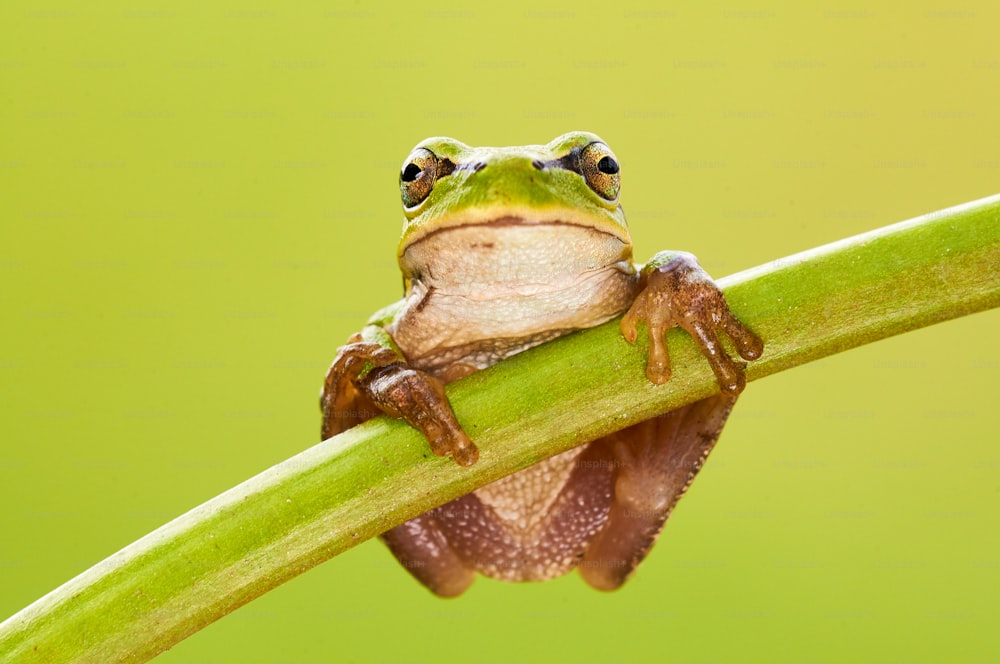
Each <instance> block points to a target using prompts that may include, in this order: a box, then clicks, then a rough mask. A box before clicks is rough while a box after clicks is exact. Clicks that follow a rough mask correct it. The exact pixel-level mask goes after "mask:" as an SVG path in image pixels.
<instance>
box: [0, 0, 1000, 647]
mask: <svg viewBox="0 0 1000 664" xmlns="http://www.w3.org/2000/svg"><path fill="white" fill-rule="evenodd" d="M692 4H693V3H692ZM899 4H900V5H902V4H903V3H899ZM906 7H907V8H906V9H905V10H894V9H888V8H886V7H883V6H878V7H877V8H874V9H873V8H870V5H869V4H867V3H854V4H837V3H822V2H819V3H786V4H781V3H767V2H760V3H752V4H736V3H723V4H718V3H701V4H699V6H697V7H693V6H689V3H683V4H681V3H675V4H673V5H664V4H649V5H644V6H640V5H635V6H632V5H626V4H623V3H595V4H593V5H587V4H584V3H565V4H562V5H559V6H548V5H546V6H542V5H541V4H533V3H528V4H518V3H493V4H491V5H490V6H486V5H485V4H482V5H479V4H472V3H469V2H465V3H454V4H449V5H432V4H427V3H411V4H410V5H409V6H408V8H407V9H394V10H392V11H390V10H387V9H378V8H375V7H373V6H372V5H370V4H369V3H360V2H357V3H354V4H347V3H334V2H328V3H295V4H294V6H292V3H280V2H277V1H276V0H262V1H261V2H253V3H249V4H237V3H227V2H218V3H213V2H200V3H190V2H165V1H149V2H146V1H143V2H139V3H126V2H121V3H113V2H90V3H68V2H67V3H60V2H41V3H28V2H5V3H3V5H2V7H0V25H2V26H3V27H2V28H0V30H2V33H0V34H2V39H0V284H2V285H0V323H2V326H0V618H2V617H4V616H7V615H9V614H11V613H13V612H15V611H16V610H18V609H20V608H21V607H22V606H24V605H26V604H27V603H29V602H30V601H32V600H34V599H36V598H37V597H38V596H40V595H42V594H44V593H45V592H47V591H49V590H51V589H52V588H54V587H55V586H57V585H58V584H60V583H62V582H63V581H65V580H67V579H69V578H70V577H71V576H73V575H75V574H77V573H79V572H80V571H82V570H84V569H85V568H87V567H89V566H90V565H92V564H93V563H95V562H97V561H98V560H100V559H102V558H104V557H105V556H107V555H109V554H110V553H112V552H114V551H115V550H117V549H118V548H120V547H122V546H124V545H126V544H128V543H129V542H131V541H132V540H134V539H136V538H138V537H140V536H141V535H143V534H145V533H146V532H148V531H150V530H152V529H153V528H155V527H157V526H159V525H160V524H162V523H164V522H165V521H167V520H169V519H170V518H172V517H174V516H176V515H178V514H180V513H181V512H184V511H186V510H187V509H189V508H190V507H192V506H194V505H196V504H198V503H200V502H202V501H204V500H206V499H208V498H210V497H212V496H213V495H215V494H217V493H219V492H221V491H223V490H224V489H226V488H228V487H230V486H232V485H234V484H236V483H238V482H240V481H241V480H243V479H245V478H247V477H249V476H250V475H252V474H254V473H256V472H258V471H260V470H262V469H264V468H266V467H268V466H269V465H271V464H273V463H276V462H278V461H280V460H282V459H284V458H286V457H288V456H290V455H292V454H294V453H296V452H297V451H299V450H301V449H303V448H304V447H306V446H309V445H311V444H312V443H314V442H315V441H316V438H317V435H318V429H319V413H318V410H317V405H316V397H317V393H318V388H319V384H320V381H321V379H322V376H323V373H324V371H325V369H326V366H327V365H328V364H329V362H330V360H331V359H332V358H333V355H334V353H335V349H336V347H337V346H338V345H339V344H340V343H342V342H343V341H344V340H345V339H346V337H347V336H348V335H349V334H350V333H351V332H353V331H355V330H356V329H358V328H359V326H360V325H361V324H362V323H363V322H364V320H365V318H366V316H367V315H368V314H369V313H370V312H371V311H373V310H374V309H375V308H377V307H380V306H381V305H383V304H386V303H388V302H390V301H392V300H393V299H395V298H397V297H398V295H399V292H400V278H399V276H398V272H397V270H396V266H395V259H394V255H395V246H396V240H397V236H398V232H399V228H400V224H401V218H402V215H401V212H400V210H399V202H398V191H397V188H396V178H397V169H398V168H399V166H400V164H401V163H402V160H403V158H404V157H405V156H406V155H407V153H408V152H409V150H410V148H411V146H412V145H413V144H415V143H416V142H417V141H419V140H420V139H422V138H424V137H425V136H429V135H435V134H444V135H450V136H454V137H456V138H459V139H461V140H463V141H465V142H467V143H470V144H473V145H507V144H523V143H544V142H547V141H548V140H550V139H551V138H553V137H554V136H556V135H558V134H560V133H563V132H565V131H568V130H571V129H586V130H590V131H595V132H597V133H598V134H600V135H602V136H603V138H604V139H605V140H607V141H608V143H609V144H610V145H611V147H612V148H613V149H614V150H615V152H616V153H617V155H618V157H619V159H620V160H621V162H622V164H623V203H624V206H625V210H626V212H627V214H628V216H629V220H630V223H631V225H632V231H633V237H634V240H635V244H636V252H637V256H638V257H639V258H640V259H642V258H644V257H646V256H649V255H651V254H652V253H653V252H654V251H656V250H659V249H664V248H673V249H685V250H689V251H692V252H694V253H696V254H697V255H698V256H699V257H700V258H701V260H702V263H703V264H704V265H705V266H706V268H707V269H708V270H709V271H710V272H711V273H713V274H715V275H716V276H722V275H725V274H729V273H732V272H736V271H739V270H741V269H744V268H748V267H750V266H753V265H756V264H759V263H763V262H766V261H768V260H771V259H774V258H777V257H780V256H784V255H786V254H789V253H792V252H796V251H799V250H803V249H806V248H809V247H812V246H814V245H818V244H822V243H825V242H828V241H832V240H835V239H838V238H841V237H844V236H848V235H851V234H854V233H857V232H861V231H864V230H867V229H871V228H874V227H877V226H881V225H884V224H887V223H890V222H894V221H898V220H901V219H905V218H909V217H912V216H916V215H918V214H921V213H924V212H928V211H932V210H936V209H939V208H942V207H946V206H949V205H952V204H956V203H960V202H964V201H967V200H971V199H975V198H979V197H982V196H986V195H989V194H993V193H997V192H998V191H1000V132H998V128H997V127H998V118H1000V113H998V111H1000V55H998V52H997V50H996V26H997V25H998V24H1000V8H998V5H996V4H995V3H979V4H976V3H948V2H943V1H942V2H910V3H906ZM998 334H1000V312H997V311H992V312H987V313H983V314H979V315H975V316H972V317H970V318H966V319H962V320H958V321H954V322H950V323H946V324H943V325H939V326H937V327H934V328H930V329H926V330H921V331H918V332H915V333H911V334H907V335H905V336H903V337H899V338H896V339H892V340H888V341H885V342H881V343H878V344H875V345H873V346H869V347H866V348H862V349H859V350H855V351H852V352H849V353H846V354H842V355H839V356H835V357H831V358H827V359H825V360H823V361H820V362H817V363H815V364H812V365H809V366H805V367H802V368H799V369H796V370H794V371H790V372H787V373H785V374H781V375H777V376H774V377H771V378H768V379H766V380H764V381H761V382H759V383H755V384H753V385H752V386H751V387H750V389H748V390H747V393H746V394H745V396H744V397H743V398H742V401H741V403H740V405H739V406H738V407H737V410H736V412H735V414H734V416H733V419H732V420H731V422H730V424H729V426H728V427H727V430H726V433H725V435H724V436H723V438H722V442H721V444H720V447H719V448H718V449H717V450H716V452H715V453H714V454H713V457H712V459H711V460H710V461H709V463H708V465H707V467H706V470H705V471H704V473H703V474H702V475H701V477H700V479H699V480H698V482H697V483H696V485H695V486H694V488H693V490H692V491H691V496H690V497H689V498H688V499H687V500H685V501H684V502H683V503H682V506H681V507H680V509H679V510H678V511H677V513H676V514H675V516H674V517H673V519H672V520H671V523H670V524H669V525H668V527H667V530H666V532H665V534H664V536H663V538H662V539H661V543H660V544H659V545H658V546H657V548H656V549H655V550H654V551H653V553H652V555H651V556H650V557H649V559H648V561H647V563H646V564H645V565H643V567H642V568H641V569H640V571H639V573H638V575H637V576H636V577H635V578H634V579H633V580H632V581H631V582H630V583H629V584H628V585H627V586H626V587H625V588H624V589H623V590H621V591H620V592H617V593H613V594H601V593H597V592H595V591H592V590H589V589H588V588H587V587H585V586H584V584H583V583H582V582H581V581H580V580H579V579H578V578H577V577H576V576H575V575H571V576H568V577H564V578H561V579H558V580H555V581H553V582H549V583H545V584H537V585H516V586H515V585H506V584H503V583H499V582H494V581H491V580H486V579H480V580H479V581H477V582H476V584H475V585H474V586H473V587H472V589H471V590H470V591H469V592H468V593H467V594H466V595H465V596H464V597H462V598H461V599H458V600H453V601H443V600H438V599H435V598H433V597H432V596H431V595H430V594H429V593H428V592H426V591H425V590H424V589H423V588H422V587H420V586H418V585H417V584H416V583H415V582H414V581H413V580H411V579H410V577H409V576H408V575H407V574H406V573H405V572H404V571H403V570H402V569H401V568H400V567H398V566H397V565H396V563H395V562H394V560H393V559H392V557H391V556H390V555H389V553H388V552H387V551H385V550H384V548H383V546H382V545H381V544H380V543H378V542H366V543H364V544H363V545H361V546H359V547H357V548H355V549H354V550H352V551H349V552H348V553H346V554H344V555H342V556H340V557H339V558H337V559H335V560H333V561H331V562H329V563H327V564H325V565H322V566H321V567H319V568H317V569H315V570H313V571H311V572H309V573H307V574H305V575H303V576H301V577H299V578H297V579H296V580H294V581H293V582H291V583H289V584H287V585H285V586H283V587H281V588H279V589H277V590H276V591H274V592H272V593H270V594H268V595H266V596H264V597H262V598H261V599H259V600H257V601H255V602H253V603H251V604H250V605H248V606H246V607H244V608H242V609H240V610H239V611H237V612H236V613H234V614H232V615H230V616H228V617H226V618H224V619H223V620H221V621H220V622H218V623H216V624H215V625H212V626H211V627H209V628H208V629H206V630H204V631H203V632H201V633H199V634H197V635H195V636H194V637H192V638H190V639H189V640H187V641H185V642H183V643H181V644H180V645H178V646H177V647H175V648H174V649H173V650H172V651H170V652H168V653H166V654H164V655H162V656H161V657H160V658H159V659H158V660H157V661H160V662H278V661H281V662H321V661H334V660H337V661H367V660H372V661H385V662H440V661H450V660H454V661H469V662H517V661H560V660H566V661H587V662H607V661H636V660H642V659H649V658H651V657H653V656H654V653H655V655H656V656H657V658H659V657H661V656H662V657H664V658H666V659H669V660H672V661H684V662H717V661H768V662H788V661H796V662H801V661H814V662H824V661H859V660H860V661H885V662H890V661H891V662H897V661H908V662H911V661H942V662H943V661H949V662H951V661H976V662H982V661H997V657H998V651H1000V638H998V636H997V635H996V630H995V627H996V625H995V622H996V615H997V613H998V601H997V599H996V591H997V589H998V587H1000V536H998V534H997V528H996V524H997V518H998V514H1000V451H998V448H997V442H998V441H997V434H996V418H995V407H996V398H997V392H998V390H997V383H996V375H997V372H998V370H1000V360H998V357H997V352H996V339H997V338H998Z"/></svg>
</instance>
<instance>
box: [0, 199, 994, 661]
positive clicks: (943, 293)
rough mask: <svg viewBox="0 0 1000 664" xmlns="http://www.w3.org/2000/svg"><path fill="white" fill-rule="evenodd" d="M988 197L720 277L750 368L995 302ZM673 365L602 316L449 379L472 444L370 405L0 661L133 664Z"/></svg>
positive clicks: (10, 635) (657, 407)
mask: <svg viewBox="0 0 1000 664" xmlns="http://www.w3.org/2000/svg"><path fill="white" fill-rule="evenodd" d="M998 266H1000V196H994V197H991V198H988V199H983V200H980V201H976V202H973V203H968V204H966V205H962V206H958V207H955V208H950V209H947V210H944V211H941V212H936V213H933V214H930V215H926V216H924V217H921V218H918V219H915V220H912V221H908V222H903V223H900V224H895V225H893V226H888V227H886V228H883V229H879V230H877V231H874V232H871V233H867V234H865V235H859V236H857V237H853V238H849V239H847V240H843V241H840V242H837V243H834V244H831V245H828V246H825V247H820V248H818V249H815V250H812V251H807V252H805V253H802V254H798V255H795V256H791V257H788V258H783V259H780V260H777V261H774V262H773V263H770V264H768V265H764V266H761V267H758V268H755V269H752V270H749V271H747V272H743V273H740V274H738V275H734V276H731V277H728V278H726V279H723V280H721V281H720V284H721V285H722V286H723V288H724V289H725V292H726V297H727V300H728V301H729V303H730V305H731V307H732V309H733V310H734V312H735V313H736V314H737V316H739V317H740V318H741V319H742V320H743V321H744V322H745V323H746V324H747V325H749V326H750V327H751V328H752V329H754V330H755V331H756V332H757V333H758V334H760V335H761V337H762V338H763V339H764V341H765V352H764V357H763V358H762V359H760V360H758V361H756V362H754V363H752V364H751V366H750V367H749V368H748V370H747V377H748V378H749V379H750V380H754V379H757V378H761V377H762V376H766V375H768V374H771V373H774V372H776V371H781V370H784V369H788V368H790V367H793V366H797V365H799V364H803V363H805V362H808V361H810V360H814V359H817V358H820V357H823V356H826V355H830V354H832V353H837V352H840V351H843V350H847V349H848V348H853V347H855V346H859V345H861V344H865V343H868V342H871V341H875V340H877V339H882V338H884V337H888V336H890V335H893V334H898V333H900V332H904V331H906V330H911V329H915V328H918V327H921V326H924V325H930V324H931V323H936V322H938V321H942V320H946V319H949V318H954V317H957V316H962V315H965V314H969V313H973V312H975V311H980V310H983V309H988V308H990V307H996V306H1000V267H998ZM669 343H670V347H671V353H672V359H673V367H674V377H673V379H672V380H671V381H670V383H669V384H668V385H666V386H660V387H657V386H654V385H652V384H650V383H648V382H647V381H646V380H645V373H644V359H643V358H644V351H645V342H644V341H640V342H639V344H637V346H638V347H633V346H629V345H628V344H626V343H625V342H624V341H623V340H622V339H621V337H620V336H619V334H618V328H617V322H616V321H613V322H611V323H607V324H605V325H602V326H600V327H597V328H594V329H592V330H587V331H584V332H580V333H576V334H573V335H569V336H567V337H564V338H562V339H559V340H557V341H554V342H552V343H548V344H544V345H542V346H540V347H538V348H535V349H533V350H530V351H527V352H525V353H522V354H521V355H518V356H516V357H513V358H511V359H509V360H506V361H504V362H502V363H501V364H499V365H497V366H496V367H493V368H491V369H489V370H486V371H483V372H480V373H478V374H474V375H472V376H470V377H469V378H466V379H464V380H462V381H459V382H458V383H455V384H453V385H451V386H450V387H449V390H448V392H449V396H450V398H451V401H452V403H453V404H454V407H455V411H456V413H457V414H458V418H459V420H460V421H461V423H462V424H463V426H464V427H465V428H466V431H468V432H469V434H470V435H471V437H472V438H473V440H475V441H476V442H477V443H478V444H479V445H480V447H481V449H482V456H481V458H480V460H479V463H477V464H476V465H475V466H473V467H472V468H460V467H458V466H457V465H456V464H455V463H453V462H452V461H451V460H449V459H440V458H435V457H432V456H431V455H430V453H429V450H428V447H427V444H426V443H425V442H424V441H423V440H422V438H421V437H420V435H419V434H418V433H417V432H416V431H414V430H413V429H411V428H410V427H408V426H406V425H405V424H403V423H401V422H398V421H395V420H390V419H387V418H385V417H380V418H377V419H375V420H372V421H370V422H367V423H365V424H363V425H361V426H359V427H356V428H354V429H351V430H349V431H347V432H345V433H343V434H341V435H339V436H337V437H336V438H333V439H331V440H328V441H326V442H323V443H320V444H319V445H316V446H314V447H311V448H309V449H307V450H306V451H304V452H302V453H301V454H299V455H297V456H295V457H292V458H291V459H288V460H287V461H285V462H283V463H281V464H279V465H277V466H274V467H273V468H270V469H269V470H267V471H265V472H263V473H261V474H260V475H257V476H256V477H254V478H251V479H249V480H247V481H246V482H244V483H243V484H240V485H239V486H237V487H235V488H233V489H231V490H229V491H227V492H226V493H224V494H222V495H220V496H218V497H216V498H213V499H212V500H210V501H208V502H207V503H205V504H203V505H201V506H200V507H197V508H195V509H194V510H192V511H190V512H188V513H187V514H185V515H183V516H181V517H179V518H177V519H175V520H174V521H172V522H170V523H168V524H167V525H165V526H163V527H162V528H160V529H158V530H156V531H154V532H153V533H150V534H149V535H147V536H146V537H143V538H142V539H140V540H139V541H137V542H135V543H133V544H131V545H130V546H128V547H126V548H125V549H122V550H121V551H119V552H118V553H116V554H114V555H112V556H111V557H109V558H108V559H106V560H104V561H103V562H101V563H99V564H98V565H96V566H94V567H92V568H91V569H89V570H87V571H86V572H84V573H83V574H81V575H80V576H78V577H76V578H75V579H73V580H71V581H69V582H68V583H66V584H65V585H63V586H61V587H59V588H57V589H56V590H54V591H53V592H51V593H49V594H48V595H46V596H45V597H43V598H41V599H40V600H38V601H37V602H35V603H34V604H32V605H31V606H29V607H27V608H26V609H24V610H22V611H21V612H19V613H17V614H16V615H14V616H12V617H11V618H9V619H8V620H6V621H5V622H3V623H2V624H0V659H2V661H4V662H19V663H20V662H118V661H122V662H126V661H127V662H144V661H147V660H148V659H150V658H152V657H153V656H155V655H156V654H157V653H160V652H162V651H163V650H165V649H167V648H169V647H170V646H172V645H173V644H175V643H177V642H179V641H180V640H181V639H183V638H185V637H186V636H189V635H190V634H193V633H194V632H196V631H198V630H199V629H201V628H202V627H205V626H206V625H208V624H209V623H211V622H213V621H214V620H217V619H219V618H221V617H222V616H224V615H226V614H227V613H229V612H230V611H232V610H234V609H236V608H237V607H239V606H241V605H243V604H245V603H246V602H249V601H250V600H252V599H254V598H255V597H258V596H259V595H261V594H263V593H265V592H267V591H268V590H270V589H272V588H274V587H276V586H277V585H279V584H281V583H283V582H285V581H287V580H289V579H290V578H292V577H294V576H295V575H297V574H300V573H302V572H304V571H306V570H308V569H309V568H311V567H313V566H314V565H318V564H319V563H321V562H323V561H325V560H328V559H329V558H331V557H332V556H335V555H337V554H338V553H340V552H341V551H344V550H346V549H348V548H350V547H352V546H354V545H355V544H358V543H360V542H363V541H364V540H366V539H368V538H370V537H374V536H375V535H378V534H379V533H381V532H383V531H385V530H387V529H389V528H391V527H393V526H395V525H397V524H399V523H402V522H403V521H405V520H407V519H409V518H411V517H413V516H416V515H417V514H420V513H421V512H423V511H425V510H427V509H429V508H431V507H434V506H436V505H440V504H442V503H444V502H447V501H449V500H451V499H453V498H456V497H458V496H460V495H462V494H465V493H467V492H468V491H470V490H472V489H474V488H476V487H479V486H482V485H484V484H486V483H488V482H490V481H492V480H495V479H497V478H499V477H501V476H503V475H507V474H509V473H512V472H514V471H516V470H518V469H521V468H524V467H526V466H528V465H530V464H532V463H535V462H536V461H539V460H541V459H543V458H545V457H548V456H550V455H552V454H555V453H557V452H561V451H563V450H566V449H569V448H570V447H573V446H575V445H579V444H581V443H583V442H585V441H587V440H591V439H593V438H596V437H598V436H601V435H603V434H606V433H609V432H611V431H613V430H617V429H620V428H622V427H625V426H628V425H630V424H633V423H635V422H638V421H641V420H643V419H646V418H648V417H650V416H652V415H655V414H657V413H661V412H664V411H667V410H669V409H672V408H675V407H677V406H680V405H682V404H685V403H689V402H691V401H694V400H696V399H699V398H701V397H704V396H706V395H708V394H710V393H711V392H713V391H714V390H715V389H716V386H715V383H714V380H713V377H712V374H711V372H710V371H709V369H708V365H707V364H706V363H705V362H704V361H703V360H702V359H701V358H700V357H699V355H698V353H697V351H696V349H695V347H694V344H693V343H692V342H691V340H690V339H688V338H687V337H685V336H684V335H683V334H681V333H679V332H677V331H673V332H671V335H670V339H669Z"/></svg>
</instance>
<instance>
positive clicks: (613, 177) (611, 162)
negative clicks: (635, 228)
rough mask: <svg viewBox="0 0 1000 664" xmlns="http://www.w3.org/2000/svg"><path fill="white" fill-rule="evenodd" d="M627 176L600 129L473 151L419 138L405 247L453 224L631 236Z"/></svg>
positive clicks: (406, 183) (407, 186)
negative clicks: (622, 197) (553, 227)
mask: <svg viewBox="0 0 1000 664" xmlns="http://www.w3.org/2000/svg"><path fill="white" fill-rule="evenodd" d="M620 181H621V173H620V168H619V164H618V160H617V159H616V158H615V155H614V153H612V152H611V149H610V148H609V147H608V146H607V145H606V144H605V143H604V141H602V140H601V139H600V138H599V137H597V136H596V135H594V134H591V133H587V132H572V133H569V134H564V135H562V136H560V137H559V138H556V139H555V140H553V141H552V142H550V143H548V144H547V145H526V146H520V147H507V148H474V147H470V146H468V145H465V144H464V143H461V142H459V141H456V140H454V139H452V138H441V137H437V138H428V139H426V140H424V141H421V142H420V143H418V144H417V146H416V147H415V148H414V149H413V151H412V152H411V153H410V156H409V157H407V158H406V161H405V162H403V167H402V170H401V171H400V175H399V188H400V192H401V194H402V199H403V212H404V214H405V216H406V219H405V221H404V224H403V235H402V239H401V241H400V245H399V257H400V262H401V265H402V266H403V270H404V273H406V272H407V271H408V270H407V266H406V265H404V255H405V254H406V252H407V249H409V248H410V247H412V246H413V245H414V244H416V243H418V242H420V241H421V240H423V239H425V238H427V237H428V236H430V235H432V234H435V233H438V232H439V231H443V230H446V229H449V228H456V227H473V226H480V225H490V224H503V225H505V226H515V227H516V226H519V225H524V226H527V225H539V224H565V225H569V226H573V227H577V228H580V227H583V228H586V229H589V230H590V231H593V232H596V233H599V234H601V235H606V236H609V240H615V241H617V242H618V244H619V245H620V246H623V247H624V248H625V249H627V251H628V253H629V257H630V252H631V239H630V238H629V233H628V226H627V224H626V223H625V215H624V213H623V212H622V208H621V205H619V203H618V195H619V190H620Z"/></svg>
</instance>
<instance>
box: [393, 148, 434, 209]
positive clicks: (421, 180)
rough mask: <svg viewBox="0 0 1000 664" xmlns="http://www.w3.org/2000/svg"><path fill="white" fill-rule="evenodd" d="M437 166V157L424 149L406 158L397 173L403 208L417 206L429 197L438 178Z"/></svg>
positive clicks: (419, 149) (415, 151)
mask: <svg viewBox="0 0 1000 664" xmlns="http://www.w3.org/2000/svg"><path fill="white" fill-rule="evenodd" d="M438 164H439V162H438V158H437V155H435V154H434V153H433V152H431V151H430V150H428V149H426V148H418V149H416V150H414V151H413V153H412V154H411V155H410V156H409V157H407V158H406V162H405V163H404V164H403V170H401V171H400V172H399V193H400V194H401V195H402V197H403V205H404V206H406V207H408V208H411V207H413V206H414V205H419V204H420V203H422V202H423V200H424V199H425V198H427V196H428V195H430V193H431V189H433V188H434V182H435V180H437V177H438Z"/></svg>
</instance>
